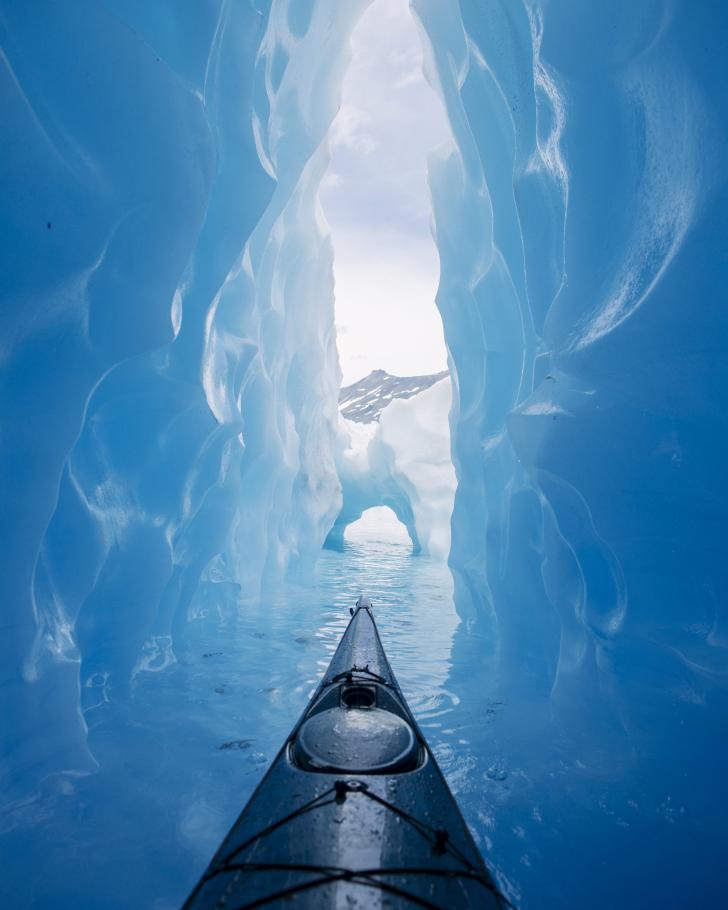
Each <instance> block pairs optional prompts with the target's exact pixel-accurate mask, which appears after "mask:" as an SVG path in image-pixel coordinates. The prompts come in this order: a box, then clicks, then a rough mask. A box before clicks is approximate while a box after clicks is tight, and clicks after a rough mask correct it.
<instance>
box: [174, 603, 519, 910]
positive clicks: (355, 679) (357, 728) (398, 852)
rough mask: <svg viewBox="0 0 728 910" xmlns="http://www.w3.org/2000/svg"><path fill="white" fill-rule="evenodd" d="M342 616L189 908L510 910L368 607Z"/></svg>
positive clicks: (190, 899)
mask: <svg viewBox="0 0 728 910" xmlns="http://www.w3.org/2000/svg"><path fill="white" fill-rule="evenodd" d="M350 612H351V613H352V617H351V620H350V622H349V625H348V627H347V629H346V631H345V633H344V635H343V637H342V640H341V642H340V644H339V646H338V648H337V650H336V653H335V654H334V657H333V659H332V661H331V664H330V665H329V668H328V670H327V672H326V674H325V675H324V679H323V680H322V682H321V683H320V685H319V686H318V688H317V690H316V692H315V693H314V695H313V697H312V698H311V700H310V702H309V704H308V706H307V707H306V710H305V711H304V713H303V715H302V717H301V719H300V720H299V722H298V723H297V724H296V726H295V727H294V729H293V731H292V732H291V734H290V736H289V737H288V739H287V740H286V742H285V744H284V745H283V747H282V749H281V751H280V752H279V753H278V755H277V757H276V758H275V760H274V762H273V764H272V765H271V767H270V768H269V770H268V771H267V773H266V774H265V776H264V778H263V780H262V781H261V783H260V784H259V785H258V787H257V789H256V790H255V792H254V793H253V796H252V797H251V799H250V801H249V802H248V804H247V806H246V807H245V809H244V810H243V812H242V814H241V815H240V817H239V819H238V820H237V822H236V823H235V824H234V825H233V827H232V829H231V831H230V833H229V834H228V836H227V837H226V839H225V841H224V842H223V844H222V846H221V847H220V849H219V850H218V852H217V853H216V855H215V856H214V857H213V859H212V861H211V863H210V866H209V867H208V869H207V871H206V872H205V874H204V875H203V876H202V878H201V879H200V881H199V883H198V885H197V887H196V888H195V890H194V891H193V893H192V895H191V896H190V898H189V899H188V901H187V903H186V904H185V910H205V908H207V910H252V908H255V907H263V906H271V905H274V904H278V903H279V902H280V904H281V905H285V906H294V907H299V908H304V910H306V908H314V907H315V908H332V910H333V908H334V907H339V906H342V902H343V905H345V906H351V907H352V908H354V907H361V908H370V907H371V908H375V907H382V906H386V907H387V908H406V907H426V908H429V910H455V908H460V907H462V908H469V907H473V908H501V910H502V908H511V907H512V904H511V903H510V902H509V901H508V900H507V899H506V898H505V897H504V896H503V895H502V894H501V893H500V892H499V890H498V888H497V887H496V885H495V883H494V881H493V879H492V877H491V875H490V873H489V872H488V870H487V868H486V866H485V863H484V862H483V859H482V857H481V855H480V853H479V852H478V849H477V847H476V846H475V843H474V842H473V839H472V837H471V835H470V832H469V831H468V829H467V826H466V824H465V822H464V820H463V818H462V815H461V814H460V811H459V809H458V807H457V804H456V803H455V800H454V798H453V796H452V794H451V793H450V790H449V788H448V786H447V784H446V782H445V779H444V777H443V776H442V772H441V771H440V769H439V768H438V766H437V763H436V761H435V758H434V756H433V755H432V752H431V750H430V748H429V746H428V745H427V742H426V741H425V739H424V737H423V736H422V733H421V731H420V730H419V727H418V726H417V723H416V721H415V719H414V717H413V716H412V713H411V711H410V709H409V706H408V705H407V703H406V701H405V699H404V696H403V695H402V692H401V690H400V688H399V686H398V684H397V681H396V679H395V677H394V674H393V672H392V669H391V667H390V666H389V662H388V661H387V658H386V656H385V654H384V649H383V647H382V643H381V640H380V638H379V634H378V631H377V628H376V624H375V622H374V617H373V615H372V604H371V602H370V601H369V600H368V599H366V598H364V597H361V598H359V600H358V601H357V605H356V609H354V610H352V611H350ZM383 901H384V903H383Z"/></svg>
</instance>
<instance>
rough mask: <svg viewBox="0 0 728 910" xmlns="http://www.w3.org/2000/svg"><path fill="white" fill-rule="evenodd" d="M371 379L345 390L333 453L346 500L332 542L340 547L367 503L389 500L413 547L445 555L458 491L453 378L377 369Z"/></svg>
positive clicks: (329, 539)
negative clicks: (453, 441)
mask: <svg viewBox="0 0 728 910" xmlns="http://www.w3.org/2000/svg"><path fill="white" fill-rule="evenodd" d="M377 374H381V376H382V377H384V378H380V377H379V375H377ZM367 379H368V380H369V382H368V383H367V380H364V381H363V382H362V383H360V384H356V383H355V384H354V385H353V386H350V387H349V390H351V391H349V390H342V393H343V392H345V391H349V394H348V395H346V397H345V398H344V402H345V403H346V406H345V407H344V409H343V413H342V418H341V425H340V439H339V441H338V445H337V458H336V465H337V470H338V476H339V479H340V481H341V487H342V491H341V492H342V507H341V511H340V512H339V514H338V516H337V518H336V521H335V522H334V525H333V527H332V529H331V531H330V532H329V535H328V537H327V541H326V543H327V546H329V547H332V548H337V549H340V548H341V547H343V543H344V534H345V532H346V529H347V527H348V526H349V525H350V524H352V523H353V522H355V521H358V519H359V518H361V516H362V514H363V513H364V512H366V511H367V510H368V509H371V508H376V507H378V506H388V507H389V508H390V509H391V510H392V511H393V512H394V514H395V515H396V516H397V518H398V519H399V520H400V521H401V522H402V524H403V525H404V526H405V527H406V528H407V532H408V534H409V537H410V540H411V541H412V547H413V550H414V552H415V553H421V552H424V553H427V554H429V555H431V556H436V557H438V558H440V559H446V558H447V557H448V555H449V553H450V518H451V515H452V509H453V499H454V496H455V472H454V469H453V465H452V460H451V457H450V433H449V425H448V416H449V413H450V405H451V397H452V396H451V389H450V380H449V379H448V378H447V376H446V375H445V376H443V375H442V374H435V375H433V376H423V377H407V378H406V379H404V378H401V377H394V376H389V375H388V374H386V373H384V371H376V370H375V371H374V372H373V373H372V374H371V375H370V377H367ZM372 379H373V380H374V382H373V383H372ZM405 383H407V385H404V384H405ZM400 386H403V387H402V388H400ZM356 393H359V394H358V396H357V397H354V396H355V395H356ZM412 393H414V394H412ZM346 413H349V414H352V415H354V419H347V418H346V417H345V416H344V415H345V414H346Z"/></svg>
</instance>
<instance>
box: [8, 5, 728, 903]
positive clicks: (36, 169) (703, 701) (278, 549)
mask: <svg viewBox="0 0 728 910" xmlns="http://www.w3.org/2000/svg"><path fill="white" fill-rule="evenodd" d="M403 11H404V12H403ZM400 15H406V17H407V22H408V23H409V24H408V27H412V28H414V29H415V31H416V35H417V41H418V52H417V53H418V57H417V61H416V66H415V65H413V64H412V60H410V59H409V58H408V59H407V60H405V59H404V58H403V57H402V55H399V56H398V55H397V53H395V51H392V52H391V53H389V52H388V53H389V58H390V62H392V61H394V64H396V65H397V66H402V67H403V68H404V69H403V73H404V75H403V77H402V78H401V79H399V80H397V81H389V80H388V79H387V78H381V79H380V80H379V81H380V83H381V84H379V88H378V91H379V92H380V97H381V106H382V107H385V106H388V105H389V104H390V103H392V104H393V103H394V102H395V101H396V99H401V98H405V99H406V98H407V97H409V96H407V95H406V92H407V91H408V90H409V89H408V86H409V85H410V84H414V82H413V81H412V80H415V81H416V80H418V79H419V80H424V82H423V85H424V86H425V88H423V89H422V90H423V91H425V89H426V91H427V92H429V93H430V96H431V98H432V99H434V100H433V101H432V102H431V103H432V104H433V105H434V104H437V105H439V108H438V110H441V111H442V123H441V124H440V125H439V126H438V130H439V131H442V130H444V131H445V132H444V134H443V135H445V138H444V140H443V141H439V139H438V141H437V142H434V141H433V143H432V145H431V146H429V139H428V138H427V136H425V135H424V133H423V134H417V135H415V132H416V130H415V127H416V125H417V123H416V121H417V120H418V117H419V115H418V114H417V113H416V109H415V107H413V106H412V105H409V102H408V101H406V100H405V102H401V106H400V108H398V110H399V111H400V113H398V114H396V115H395V114H392V111H391V110H390V111H389V114H390V119H391V120H392V121H393V122H396V121H397V120H398V118H399V119H400V120H401V122H399V123H398V124H397V123H396V124H395V125H398V126H399V128H400V129H401V130H403V131H404V135H405V139H404V140H402V142H401V143H400V146H398V149H397V150H396V152H395V151H391V152H390V150H389V149H388V148H386V147H384V146H382V147H377V148H378V153H379V156H380V157H379V161H380V162H384V161H385V160H388V161H389V163H390V166H389V167H385V165H384V164H381V163H380V164H378V165H377V168H375V170H376V171H377V173H376V174H375V177H376V179H377V181H378V182H377V184H376V186H375V187H374V188H373V189H371V190H370V189H366V190H362V189H361V187H362V184H359V187H360V189H359V195H358V196H357V197H355V201H354V202H352V203H351V204H350V205H349V207H348V208H347V209H346V210H345V209H344V208H341V207H340V208H339V209H337V208H336V205H335V202H336V200H335V198H334V196H332V191H333V190H334V189H336V186H337V184H338V182H339V180H340V174H339V175H337V173H334V171H332V161H333V163H334V165H335V164H336V154H337V151H336V149H337V147H338V148H339V149H340V154H341V155H345V154H348V153H349V152H351V150H352V148H353V145H352V144H353V143H358V146H357V147H358V148H359V149H360V150H363V153H364V156H363V157H365V156H366V154H367V153H368V152H367V150H369V151H370V152H373V151H374V148H375V145H376V143H375V142H374V140H368V139H367V137H366V135H365V133H366V131H367V129H368V128H369V126H371V124H370V123H369V121H368V120H367V117H368V118H370V119H371V118H372V117H376V112H375V113H374V114H371V113H370V114H367V115H366V117H365V116H364V115H363V114H362V112H361V111H358V109H357V107H356V105H354V104H347V103H343V104H342V92H343V91H344V89H345V85H346V79H347V74H348V73H350V67H352V65H353V66H354V67H356V66H357V65H358V64H357V57H356V54H355V53H354V55H353V57H352V54H353V52H352V47H353V46H355V45H356V40H355V39H356V34H357V31H356V30H357V29H358V28H366V29H367V30H368V31H367V35H372V36H374V37H372V38H371V41H375V42H376V41H379V40H382V41H385V40H389V39H390V38H391V37H392V35H393V34H394V31H395V27H394V24H393V23H394V19H393V18H392V17H393V16H400ZM410 17H411V18H410ZM397 21H399V20H397ZM359 34H361V33H359ZM377 36H379V37H377ZM357 40H359V42H360V43H361V41H362V40H363V39H362V38H361V37H360V38H359V39H357ZM367 40H369V39H368V38H367ZM0 47H1V49H2V54H1V57H0V67H1V76H0V80H1V84H2V93H1V95H0V97H1V98H2V102H1V104H2V117H3V130H2V144H1V145H0V186H1V188H2V192H1V195H0V219H1V221H0V236H1V237H2V245H1V247H0V257H2V268H1V269H0V274H1V275H2V278H1V279H0V377H1V380H0V402H1V403H2V407H1V409H0V421H1V423H0V544H1V546H0V553H1V556H2V571H1V572H0V590H1V591H2V594H1V597H0V611H1V615H2V634H0V782H1V789H0V870H1V874H0V903H1V904H2V906H4V907H8V908H16V907H17V908H28V910H46V908H48V910H51V908H52V910H55V908H66V907H69V908H70V907H73V908H75V910H96V908H104V910H127V908H132V907H133V908H139V910H175V908H178V907H180V906H181V905H182V904H183V903H184V901H185V900H186V898H187V896H188V895H189V894H190V892H191V890H192V888H193V887H194V886H195V883H196V882H197V881H198V880H199V879H200V877H201V876H202V874H203V873H204V871H205V869H206V867H207V864H208V863H209V862H210V859H211V857H212V856H213V854H214V853H215V851H216V850H217V848H218V846H219V845H220V843H221V842H222V840H223V838H224V837H225V835H226V833H227V832H228V830H229V829H230V827H231V825H232V824H233V822H234V821H235V819H236V818H237V817H238V815H239V813H240V811H241V809H242V807H243V806H244V805H245V803H246V802H247V800H248V798H249V797H250V796H251V794H252V793H253V791H254V789H255V788H256V786H257V785H258V783H259V781H260V779H261V777H262V776H263V775H264V773H265V772H266V769H267V768H269V767H270V765H271V762H272V761H273V759H274V756H275V755H276V753H277V752H278V750H279V748H280V747H281V744H282V743H284V742H286V738H287V737H288V735H289V733H290V731H291V729H292V727H293V725H294V724H295V723H296V720H297V718H298V717H299V716H300V715H301V712H302V711H303V710H304V708H305V706H306V704H307V702H308V700H309V698H310V697H311V694H312V693H313V692H314V690H315V688H316V686H317V685H319V682H320V681H321V679H322V675H323V674H324V673H325V671H326V668H327V666H328V665H329V661H330V660H331V658H332V655H333V654H334V650H335V648H336V645H337V643H338V641H339V639H340V638H341V635H342V632H343V631H344V629H345V628H346V626H347V623H348V622H349V608H350V607H352V606H353V604H354V603H355V602H356V600H357V597H359V595H360V594H361V593H362V592H366V594H367V595H368V596H369V597H370V598H371V600H372V601H373V602H374V604H375V611H376V616H377V622H378V628H379V632H380V634H381V640H382V643H383V646H384V648H385V649H386V651H387V654H388V657H389V660H390V662H391V664H392V667H393V669H394V672H395V673H396V676H397V679H398V681H399V685H400V686H401V689H402V692H403V693H404V696H405V697H406V699H407V702H408V704H409V707H410V708H411V710H412V713H413V716H414V718H415V719H416V722H417V724H418V725H419V728H420V729H421V731H422V733H423V734H424V736H425V737H426V739H427V742H428V743H429V747H430V748H431V750H432V754H433V755H434V757H435V758H436V761H437V765H439V768H441V770H442V773H443V775H444V778H445V780H446V781H447V784H448V785H449V788H450V790H451V792H452V794H453V795H454V797H455V799H456V800H457V803H458V805H459V807H460V811H461V812H462V816H463V818H464V820H465V822H466V823H467V827H468V829H469V832H470V835H471V836H472V840H473V842H474V844H475V845H477V849H478V850H479V851H480V852H481V853H482V856H483V859H484V861H485V864H486V865H487V868H488V870H489V872H490V874H491V875H492V877H493V881H494V882H495V884H496V885H497V889H498V892H499V893H500V895H502V897H503V900H504V904H503V906H507V905H510V906H513V907H518V908H522V910H550V908H556V907H558V908H571V907H574V908H576V907H584V906H588V907H592V908H596V910H611V908H620V910H632V908H634V910H637V908H642V907H645V906H655V907H660V908H665V910H668V908H685V907H690V906H698V905H708V906H720V903H722V900H724V898H723V899H721V898H720V895H721V894H722V893H723V891H724V887H723V886H721V884H720V881H721V878H722V866H723V863H724V861H725V858H726V856H728V827H727V826H726V822H725V816H726V811H727V810H728V786H727V785H726V776H725V767H726V763H727V762H728V604H727V600H728V535H727V533H726V523H727V521H728V493H727V492H726V484H725V483H724V482H723V481H722V480H721V477H722V474H721V471H722V470H723V466H724V465H725V463H726V459H727V458H728V306H726V286H727V282H728V257H726V251H725V250H726V241H727V240H728V223H727V218H728V181H727V179H726V173H728V116H727V111H726V107H727V105H726V101H727V98H728V92H727V91H726V80H725V75H724V70H725V49H726V47H728V10H727V9H726V7H725V5H724V4H721V3H719V2H718V0H629V2H628V0H617V2H614V3H602V4H598V3H593V2H592V3H585V2H578V0H409V2H407V0H345V2H344V0H187V2H179V0H68V2H66V3H58V2H54V0H0ZM395 58H396V59H395ZM400 58H401V59H400ZM352 59H353V61H354V62H353V64H352ZM394 64H393V65H394ZM405 70H406V71H405ZM375 76H376V73H374V75H372V79H373V78H374V77H375ZM380 76H381V74H380ZM410 76H411V79H410ZM367 78H368V77H367ZM365 81H366V80H365ZM418 91H419V89H418ZM403 93H404V94H403ZM423 97H425V96H423ZM398 103H400V102H398ZM428 103H429V102H428ZM438 116H439V115H438ZM407 136H411V137H412V138H411V141H410V142H409V143H408V142H407ZM438 136H439V133H438ZM423 137H424V138H423ZM368 142H369V144H367V143H368ZM337 143H338V146H337ZM423 143H424V144H425V145H428V147H427V148H423V147H422V145H423ZM417 149H419V152H418V154H419V153H421V154H422V155H423V156H424V157H423V161H426V174H425V178H424V179H425V181H426V185H425V186H424V188H423V189H422V190H417V191H416V192H415V191H414V190H413V191H412V192H411V198H412V199H414V200H415V202H416V206H415V208H416V211H414V214H413V213H412V212H409V210H408V211H405V210H404V209H403V211H402V212H401V213H400V214H401V217H402V218H403V219H405V218H409V217H410V215H411V217H412V218H413V219H415V220H416V221H417V225H419V226H420V227H419V228H418V230H420V228H422V225H423V224H425V222H426V229H427V237H426V238H425V239H423V240H422V243H425V242H426V243H429V244H430V245H431V247H432V249H433V250H434V251H435V253H434V255H435V260H433V261H435V265H434V266H433V267H432V269H430V271H427V269H424V271H423V270H422V269H420V268H419V266H417V265H416V262H417V260H416V251H415V245H414V244H415V242H414V241H413V245H412V246H409V247H407V246H398V245H397V243H395V242H394V240H393V239H392V237H391V236H390V234H389V233H388V227H387V224H380V223H379V222H376V218H378V217H379V218H381V216H382V206H383V205H384V204H385V203H386V202H387V200H390V201H391V199H392V198H394V195H395V193H396V191H397V190H398V188H401V186H400V185H402V186H403V185H404V182H405V177H404V175H403V173H402V167H401V164H400V162H401V161H406V160H409V156H411V155H412V154H415V151H416V150H417ZM347 150H348V151H347ZM397 155H398V156H400V157H396V156H397ZM342 160H343V159H342ZM370 163H371V162H370ZM423 167H425V165H423ZM423 173H424V171H423ZM352 192H356V189H354V190H353V191H352ZM327 200H328V201H327ZM387 217H389V216H387ZM347 218H350V221H346V219H347ZM362 218H370V219H374V220H373V221H371V223H372V224H376V233H377V234H378V236H379V238H380V241H381V247H380V248H381V253H378V254H376V255H374V254H372V253H371V250H370V248H369V247H368V246H367V244H366V243H365V242H364V240H363V239H362V234H361V233H360V232H359V229H358V226H357V225H358V221H359V220H360V219H362ZM423 219H424V221H423ZM413 223H414V222H413ZM417 236H418V237H420V235H419V234H418V235H417ZM420 239H421V238H420ZM419 242H420V240H417V243H419ZM418 249H419V247H418ZM347 257H349V258H347ZM357 257H358V259H357ZM357 262H358V266H357V265H356V263H357ZM428 268H430V267H429V266H428ZM347 269H348V270H347ZM357 269H358V271H357ZM425 273H426V274H425ZM367 280H371V281H373V282H375V285H373V286H376V288H377V290H376V292H372V293H369V292H367V293H365V292H364V291H363V287H364V284H363V282H365V281H367ZM376 282H378V284H377V283H376ZM430 286H432V292H431V294H430V291H429V290H428V288H430ZM422 288H424V290H422ZM387 293H389V295H390V296H389V297H387ZM407 294H410V295H412V294H413V295H415V296H418V295H419V297H422V296H423V295H424V296H425V297H426V296H427V295H428V294H430V296H431V298H432V299H431V300H428V301H426V302H427V304H428V306H429V309H423V310H422V311H421V313H420V311H419V310H415V309H407V308H400V307H399V306H398V304H399V301H400V300H404V298H405V297H406V296H407ZM343 297H346V298H347V299H348V300H349V301H350V304H351V310H350V314H349V316H347V321H348V323H349V328H348V331H344V327H343V326H342V325H341V322H340V317H339V316H338V315H337V311H336V310H335V306H338V305H339V304H338V302H337V298H343ZM435 304H436V308H435ZM385 316H386V317H388V318H391V319H392V320H399V321H398V322H397V321H393V322H392V323H391V324H390V328H389V329H384V328H382V326H381V324H380V323H379V322H378V320H379V319H380V318H384V317H385ZM435 324H437V325H438V326H441V338H440V342H438V343H440V344H441V345H442V351H443V352H444V353H443V355H442V356H443V358H444V363H440V362H439V361H438V362H437V363H436V364H435V362H434V361H433V364H435V365H434V366H432V367H427V368H425V367H420V366H419V361H417V362H414V361H413V363H412V364H411V365H410V364H405V365H404V366H403V367H402V368H401V369H399V368H398V369H396V370H394V369H392V368H391V367H390V366H388V363H387V362H384V361H382V362H379V361H376V362H374V361H373V362H369V361H366V360H365V359H362V360H361V370H360V373H359V374H358V375H354V374H353V373H352V374H350V375H347V373H346V366H345V358H346V357H347V356H349V355H348V353H347V352H348V351H349V348H348V347H347V345H349V346H350V345H352V344H354V343H355V336H356V337H358V338H359V343H360V344H361V337H362V336H361V333H366V332H369V333H370V337H371V339H372V340H371V343H370V342H369V341H368V342H367V343H366V344H365V345H363V349H364V353H363V354H360V355H359V356H361V357H362V358H366V357H367V356H369V357H370V358H371V357H373V355H372V353H371V351H372V344H374V342H375V341H376V342H377V343H380V344H381V345H382V350H389V349H391V350H392V351H396V349H397V348H398V347H401V346H402V344H403V343H404V341H405V340H408V343H410V345H411V349H412V351H413V352H414V354H413V356H414V355H416V354H418V353H423V350H420V349H422V348H423V345H424V341H420V339H421V338H424V336H425V334H426V332H425V328H426V325H430V326H431V325H435ZM354 328H356V331H354ZM428 331H429V329H428ZM443 333H444V334H443ZM367 337H369V336H367ZM387 346H389V347H387ZM428 363H429V361H428ZM342 367H343V369H344V372H343V373H342ZM382 516H386V517H387V518H388V522H389V523H387V522H384V524H382V522H381V521H380V522H379V524H377V520H375V519H377V518H382ZM392 523H394V524H392ZM392 527H394V531H392ZM382 528H384V531H383V530H382ZM372 529H373V530H372ZM387 529H388V530H387ZM339 795H340V794H339V792H338V791H337V798H338V796H339ZM438 844H440V846H441V842H438ZM438 844H435V847H437V846H438ZM433 850H435V848H433ZM435 852H437V851H436V850H435ZM441 852H442V851H441ZM372 893H373V892H371V891H367V894H369V898H367V899H366V900H364V901H363V902H360V903H359V904H358V905H359V906H362V907H369V906H372V907H385V906H388V904H387V897H386V894H384V892H382V895H380V897H379V898H377V899H376V900H374V898H372V897H371V894H372ZM505 902H508V903H505ZM258 905H259V904H255V906H258ZM266 905H270V906H274V905H275V906H278V905H281V906H289V903H285V904H277V903H272V902H268V904H266ZM290 905H291V906H295V905H296V904H295V902H294V903H291V904H290ZM471 905H472V904H470V903H467V902H465V901H464V900H462V901H460V902H459V903H458V902H457V901H454V902H451V903H449V904H448V910H450V908H454V907H456V906H471ZM210 906H212V904H211V905H210ZM215 906H219V907H222V906H223V904H222V903H219V904H215ZM227 906H228V907H232V906H236V907H239V908H242V907H243V906H253V904H248V903H245V904H243V903H239V904H235V902H229V903H228V905H227ZM307 906H309V905H307ZM321 906H324V905H323V904H322V905H321ZM326 906H329V905H328V904H326ZM331 906H334V904H331ZM337 906H338V905H337ZM341 906H344V905H343V904H342V905H341ZM346 906H349V905H348V904H347V905H346ZM397 906H400V904H397ZM402 906H404V904H402ZM406 906H409V904H407V905H406ZM412 906H430V907H433V906H439V904H437V903H432V902H429V903H427V902H424V903H423V902H422V901H420V902H419V903H413V904H412Z"/></svg>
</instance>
